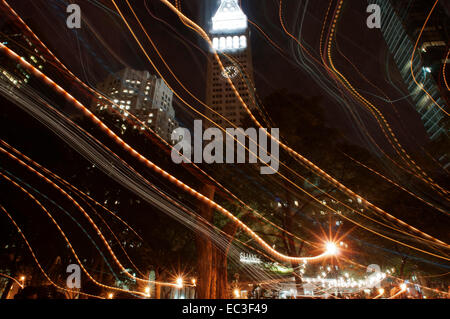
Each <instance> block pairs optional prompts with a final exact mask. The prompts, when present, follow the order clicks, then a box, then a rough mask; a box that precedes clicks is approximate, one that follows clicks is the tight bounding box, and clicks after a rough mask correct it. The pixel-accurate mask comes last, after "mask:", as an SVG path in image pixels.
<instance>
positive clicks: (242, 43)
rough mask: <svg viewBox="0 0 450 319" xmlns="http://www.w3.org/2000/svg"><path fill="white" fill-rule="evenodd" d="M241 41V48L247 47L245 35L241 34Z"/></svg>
mask: <svg viewBox="0 0 450 319" xmlns="http://www.w3.org/2000/svg"><path fill="white" fill-rule="evenodd" d="M240 42H241V49H245V48H246V47H247V38H246V37H245V35H241V38H240Z"/></svg>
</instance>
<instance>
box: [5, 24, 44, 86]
mask: <svg viewBox="0 0 450 319" xmlns="http://www.w3.org/2000/svg"><path fill="white" fill-rule="evenodd" d="M0 18H1V17H0ZM31 38H32V37H31V35H29V34H28V33H27V32H25V31H24V30H23V28H21V27H19V26H18V25H16V24H15V23H14V22H13V21H12V20H8V19H5V20H0V43H2V44H4V45H6V46H7V47H8V48H10V49H11V50H13V51H14V52H16V53H17V54H19V55H20V56H21V57H22V58H23V59H24V60H25V61H27V62H28V63H30V64H31V65H33V66H34V67H36V68H38V69H40V70H43V68H44V65H45V63H46V60H45V58H44V56H43V55H42V53H41V51H40V50H39V49H38V47H37V46H36V45H35V43H33V42H32V41H31ZM0 66H1V68H2V70H0V76H1V77H3V78H5V79H6V80H8V81H9V82H10V83H11V86H12V87H20V86H21V85H25V84H27V83H28V81H30V79H31V78H32V74H31V73H30V72H29V71H28V70H27V69H25V68H24V67H23V66H21V65H20V64H18V63H15V62H13V60H11V59H10V58H9V57H7V56H6V55H4V54H2V55H0Z"/></svg>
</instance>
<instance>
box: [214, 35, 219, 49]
mask: <svg viewBox="0 0 450 319" xmlns="http://www.w3.org/2000/svg"><path fill="white" fill-rule="evenodd" d="M213 48H214V50H218V49H219V39H218V38H214V39H213Z"/></svg>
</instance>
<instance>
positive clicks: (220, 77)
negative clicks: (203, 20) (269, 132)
mask: <svg viewBox="0 0 450 319" xmlns="http://www.w3.org/2000/svg"><path fill="white" fill-rule="evenodd" d="M209 34H210V38H211V40H212V43H213V49H214V50H215V51H216V52H217V54H218V55H219V57H220V59H221V61H222V64H223V66H224V70H222V69H221V68H220V65H219V64H218V62H217V61H216V60H215V58H214V56H213V50H211V55H210V58H209V60H208V66H207V84H206V104H207V105H208V106H209V107H210V108H212V109H213V110H214V111H216V112H217V113H219V114H220V115H222V116H223V117H225V118H226V119H227V120H229V121H230V122H231V123H233V124H234V125H236V126H240V125H241V124H242V119H243V118H244V116H245V114H246V111H245V109H244V106H243V105H242V104H241V102H240V101H239V99H238V98H237V96H236V94H235V92H234V91H233V89H232V87H231V85H230V84H229V83H228V81H227V79H230V80H231V81H232V82H233V84H234V86H235V87H236V89H237V90H238V92H239V95H240V96H241V97H242V99H243V100H244V102H245V103H246V104H247V106H248V107H249V108H251V109H252V108H254V102H253V101H254V98H253V96H254V94H253V92H254V85H253V83H254V81H253V63H252V55H251V48H250V41H249V39H250V31H249V29H248V24H247V16H246V15H245V14H244V12H243V11H242V9H241V7H240V6H239V4H238V2H237V0H221V1H220V5H219V7H218V9H217V11H216V13H215V15H214V16H213V17H212V19H211V23H210V30H209ZM205 114H206V116H207V117H209V118H210V119H212V120H213V121H214V122H216V123H217V124H218V125H220V126H225V127H228V126H230V124H228V126H227V122H226V121H225V120H224V119H221V117H220V116H219V115H218V114H215V113H214V112H213V111H210V110H206V111H205ZM207 126H210V124H209V123H208V124H207Z"/></svg>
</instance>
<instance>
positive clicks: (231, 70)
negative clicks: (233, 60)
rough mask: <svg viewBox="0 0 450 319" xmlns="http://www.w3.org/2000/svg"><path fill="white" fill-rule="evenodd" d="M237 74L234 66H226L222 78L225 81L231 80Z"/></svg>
mask: <svg viewBox="0 0 450 319" xmlns="http://www.w3.org/2000/svg"><path fill="white" fill-rule="evenodd" d="M238 74H239V70H238V68H237V67H235V66H234V65H230V66H227V67H225V69H224V70H223V71H222V76H223V77H224V78H226V79H232V78H234V77H235V76H236V75H238Z"/></svg>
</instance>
